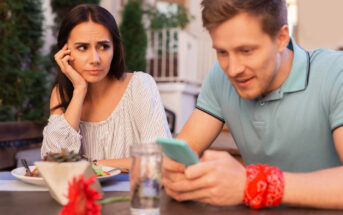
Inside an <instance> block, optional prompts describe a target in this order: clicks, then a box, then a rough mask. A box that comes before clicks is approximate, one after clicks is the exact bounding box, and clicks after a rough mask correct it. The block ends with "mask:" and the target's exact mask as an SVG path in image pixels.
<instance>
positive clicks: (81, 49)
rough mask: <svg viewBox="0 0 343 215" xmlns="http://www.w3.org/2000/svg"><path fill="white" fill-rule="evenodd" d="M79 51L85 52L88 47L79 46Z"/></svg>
mask: <svg viewBox="0 0 343 215" xmlns="http://www.w3.org/2000/svg"><path fill="white" fill-rule="evenodd" d="M77 49H78V50H79V51H84V50H86V49H87V47H86V46H78V47H77Z"/></svg>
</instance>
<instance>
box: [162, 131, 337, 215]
mask: <svg viewBox="0 0 343 215" xmlns="http://www.w3.org/2000/svg"><path fill="white" fill-rule="evenodd" d="M333 137H334V142H335V146H336V150H337V153H338V154H339V156H340V158H341V160H342V158H343V156H342V155H343V127H340V128H338V129H336V130H335V131H334V132H333ZM184 171H185V173H184V174H183V175H182V176H183V177H179V178H178V179H179V180H176V181H173V182H172V181H166V187H167V188H168V190H166V191H167V194H168V195H170V196H172V197H173V198H174V199H177V200H178V201H185V200H196V201H200V202H206V203H210V204H214V205H236V204H239V203H241V202H242V196H243V190H244V187H245V183H246V182H245V179H246V172H245V170H244V167H243V166H242V165H241V164H239V163H238V162H237V161H236V160H235V159H233V158H232V157H231V156H230V155H229V154H227V153H226V154H225V153H224V152H216V151H206V152H205V153H204V156H203V157H202V162H201V163H198V164H195V165H193V166H190V167H188V168H187V169H185V170H184ZM284 179H285V180H284V181H285V187H284V195H283V200H282V203H283V204H287V205H292V206H305V207H315V208H333V209H343V166H339V167H335V168H329V169H324V170H319V171H315V172H309V173H290V172H284Z"/></svg>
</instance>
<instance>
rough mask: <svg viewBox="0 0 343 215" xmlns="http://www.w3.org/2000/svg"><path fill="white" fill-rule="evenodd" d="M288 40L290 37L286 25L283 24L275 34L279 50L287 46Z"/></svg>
mask: <svg viewBox="0 0 343 215" xmlns="http://www.w3.org/2000/svg"><path fill="white" fill-rule="evenodd" d="M289 40H290V37H289V28H288V25H283V26H282V27H281V29H280V31H279V33H278V35H277V41H278V49H279V51H283V50H284V49H285V48H286V47H287V46H288V43H289Z"/></svg>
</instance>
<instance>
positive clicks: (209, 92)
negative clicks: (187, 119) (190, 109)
mask: <svg viewBox="0 0 343 215" xmlns="http://www.w3.org/2000/svg"><path fill="white" fill-rule="evenodd" d="M222 73H223V71H222V69H221V68H220V66H219V64H218V62H217V63H216V64H215V65H214V66H213V67H212V69H211V71H210V72H209V74H208V75H207V77H206V79H205V81H204V83H203V84H202V87H201V92H200V94H199V97H198V100H197V104H196V108H197V109H199V110H201V111H204V112H206V113H208V114H210V115H212V116H213V117H215V118H217V119H218V120H220V121H222V122H225V120H224V116H223V112H222V109H221V104H220V99H219V98H220V92H221V90H220V89H221V88H222V86H220V84H221V83H222V82H220V81H218V79H221V76H222Z"/></svg>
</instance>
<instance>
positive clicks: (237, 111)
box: [196, 39, 343, 172]
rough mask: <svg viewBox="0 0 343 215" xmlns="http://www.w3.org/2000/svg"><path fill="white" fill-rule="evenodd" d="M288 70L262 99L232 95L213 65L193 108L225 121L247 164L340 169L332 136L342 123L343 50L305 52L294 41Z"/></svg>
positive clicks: (295, 169)
mask: <svg viewBox="0 0 343 215" xmlns="http://www.w3.org/2000/svg"><path fill="white" fill-rule="evenodd" d="M289 47H290V49H291V50H293V51H294V59H293V64H292V69H291V72H290V74H289V76H288V78H287V79H286V81H285V82H284V83H283V85H282V86H281V87H280V88H279V89H276V90H274V91H273V92H271V93H270V94H268V95H267V96H266V97H264V98H259V99H254V100H246V99H242V98H240V97H239V96H238V94H237V93H236V90H235V88H234V87H233V85H232V84H231V83H230V81H229V80H228V78H227V77H226V75H225V73H224V71H223V70H222V69H221V68H220V66H219V64H218V63H216V64H215V65H214V67H213V68H212V70H211V71H210V73H209V74H208V76H207V78H206V80H205V81H204V83H203V85H202V89H201V93H200V95H199V97H198V100H197V105H196V108H198V109H200V110H202V111H204V112H206V113H208V114H210V115H212V116H214V117H216V118H218V119H219V120H221V121H223V122H225V123H226V125H227V127H228V128H229V130H230V132H231V133H232V136H233V138H234V140H235V142H236V144H237V146H238V149H239V151H240V153H241V155H242V158H243V160H244V162H245V164H256V163H263V164H269V165H272V166H278V167H279V168H281V169H282V170H284V171H292V172H309V171H314V170H319V169H324V168H329V167H334V166H339V165H342V163H341V162H340V160H339V157H338V154H337V152H336V149H335V146H334V142H333V137H332V132H333V130H334V129H336V128H337V127H339V126H342V125H343V52H338V51H333V50H325V49H317V50H314V51H310V52H308V51H305V50H304V49H302V48H301V47H299V46H298V45H297V44H296V43H295V41H294V40H293V39H291V41H290V45H289Z"/></svg>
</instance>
